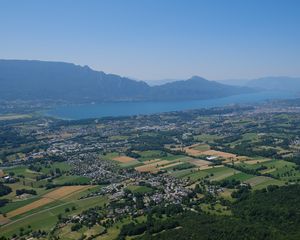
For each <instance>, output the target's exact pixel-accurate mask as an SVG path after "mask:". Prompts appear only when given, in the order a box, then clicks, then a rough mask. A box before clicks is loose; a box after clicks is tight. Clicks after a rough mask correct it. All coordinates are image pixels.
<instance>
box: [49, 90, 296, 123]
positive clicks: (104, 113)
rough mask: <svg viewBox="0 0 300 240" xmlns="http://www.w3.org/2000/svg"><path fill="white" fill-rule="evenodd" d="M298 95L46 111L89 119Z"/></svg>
mask: <svg viewBox="0 0 300 240" xmlns="http://www.w3.org/2000/svg"><path fill="white" fill-rule="evenodd" d="M293 97H294V95H293V94H292V93H288V92H271V91H267V92H258V93H251V94H242V95H234V96H230V97H225V98H217V99H209V100H189V101H180V102H179V101H178V102H177V101H172V102H151V101H149V102H105V103H96V104H78V105H63V106H57V107H55V108H53V109H51V110H49V111H47V112H46V113H45V114H46V115H48V116H52V117H57V118H62V119H73V120H78V119H86V118H97V117H109V116H113V117H117V116H132V115H139V114H153V113H162V112H171V111H180V110H190V109H199V108H210V107H222V106H226V105H231V104H251V103H260V102H263V101H266V100H272V99H288V98H293Z"/></svg>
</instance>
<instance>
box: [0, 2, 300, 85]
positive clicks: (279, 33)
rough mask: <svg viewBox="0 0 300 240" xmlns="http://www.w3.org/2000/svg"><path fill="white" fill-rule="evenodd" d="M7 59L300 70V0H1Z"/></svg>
mask: <svg viewBox="0 0 300 240" xmlns="http://www.w3.org/2000/svg"><path fill="white" fill-rule="evenodd" d="M0 58H2V59H39V60H55V61H66V62H73V63H76V64H80V65H89V66H90V67H92V68H93V69H96V70H103V71H105V72H110V73H116V74H120V75H122V76H129V77H133V78H136V79H144V80H152V79H153V80H156V79H168V78H170V79H172V78H175V79H183V78H188V77H190V76H193V75H199V76H202V77H206V78H208V79H231V78H256V77H260V76H279V75H285V76H300V1H298V0H206V1H204V0H203V1H202V0H195V1H193V0H76V1H75V0H48V1H46V0H43V1H41V0H35V1H33V0H26V1H25V0H24V1H22V0H19V1H16V0H0Z"/></svg>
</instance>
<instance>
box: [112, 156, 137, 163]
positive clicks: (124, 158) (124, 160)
mask: <svg viewBox="0 0 300 240" xmlns="http://www.w3.org/2000/svg"><path fill="white" fill-rule="evenodd" d="M113 160H115V161H118V162H120V163H129V162H132V161H135V160H136V159H135V158H131V157H127V156H120V157H115V158H113Z"/></svg>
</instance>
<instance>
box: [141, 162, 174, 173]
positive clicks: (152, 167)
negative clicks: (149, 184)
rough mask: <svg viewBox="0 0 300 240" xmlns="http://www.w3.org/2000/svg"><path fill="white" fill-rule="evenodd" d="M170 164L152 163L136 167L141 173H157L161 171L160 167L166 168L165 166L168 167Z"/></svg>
mask: <svg viewBox="0 0 300 240" xmlns="http://www.w3.org/2000/svg"><path fill="white" fill-rule="evenodd" d="M169 163H170V161H167V160H162V161H158V162H152V163H150V164H147V165H143V166H139V167H136V168H135V170H137V171H139V172H151V173H156V172H158V171H159V167H161V166H164V165H168V164H169Z"/></svg>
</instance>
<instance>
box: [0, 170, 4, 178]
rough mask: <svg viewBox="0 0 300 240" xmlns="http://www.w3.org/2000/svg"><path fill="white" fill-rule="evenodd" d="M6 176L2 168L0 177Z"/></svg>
mask: <svg viewBox="0 0 300 240" xmlns="http://www.w3.org/2000/svg"><path fill="white" fill-rule="evenodd" d="M2 177H4V172H3V170H2V169H0V178H2Z"/></svg>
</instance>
